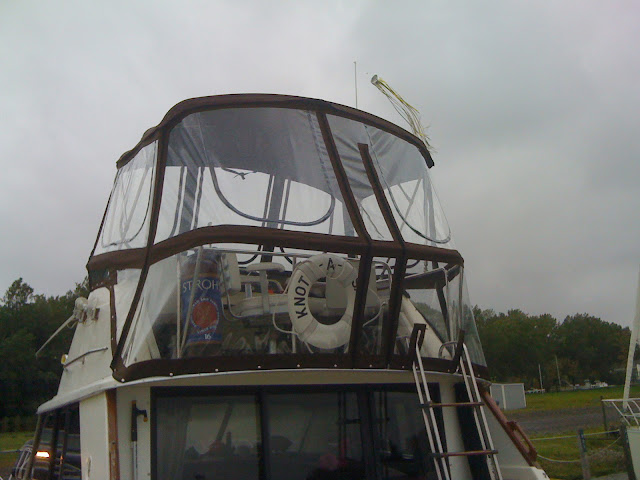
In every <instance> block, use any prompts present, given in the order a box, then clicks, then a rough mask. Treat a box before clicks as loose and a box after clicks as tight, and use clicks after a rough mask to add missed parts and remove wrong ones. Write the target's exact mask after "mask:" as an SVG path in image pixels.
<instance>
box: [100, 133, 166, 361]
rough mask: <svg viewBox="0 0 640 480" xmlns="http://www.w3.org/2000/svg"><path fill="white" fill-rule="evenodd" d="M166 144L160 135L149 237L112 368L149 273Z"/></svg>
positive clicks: (118, 357) (119, 352) (158, 211)
mask: <svg viewBox="0 0 640 480" xmlns="http://www.w3.org/2000/svg"><path fill="white" fill-rule="evenodd" d="M167 144H168V138H167V137H166V136H160V137H159V140H158V151H157V155H156V176H155V183H154V186H153V197H152V199H153V200H152V207H151V219H150V222H149V238H148V240H147V247H146V249H145V258H144V264H143V266H142V271H141V272H140V279H139V280H138V286H137V288H136V292H135V294H134V295H133V299H132V301H131V306H130V308H129V312H128V314H127V318H126V320H125V322H124V325H123V326H122V332H121V333H120V338H119V339H118V344H117V346H116V349H115V351H113V359H112V360H111V368H112V369H113V368H114V366H115V365H116V364H117V362H118V361H119V360H120V359H121V356H122V350H123V349H124V344H125V341H126V340H127V336H128V334H129V329H130V328H131V323H132V322H133V317H134V315H135V312H136V310H137V309H138V302H139V301H140V297H141V296H142V291H143V289H144V284H145V282H146V280H147V274H148V273H149V266H150V263H149V257H150V252H151V247H152V245H153V241H154V239H155V237H156V231H157V228H158V216H159V215H160V204H161V202H160V199H161V198H162V188H163V185H164V172H165V166H166V163H167V162H166V154H167Z"/></svg>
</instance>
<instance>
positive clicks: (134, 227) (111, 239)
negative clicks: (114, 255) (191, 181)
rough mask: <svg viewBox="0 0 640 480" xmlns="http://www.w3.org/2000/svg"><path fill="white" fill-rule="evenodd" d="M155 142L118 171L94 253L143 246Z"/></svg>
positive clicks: (152, 173) (147, 223) (151, 182)
mask: <svg viewBox="0 0 640 480" xmlns="http://www.w3.org/2000/svg"><path fill="white" fill-rule="evenodd" d="M156 154H157V142H153V143H151V144H149V145H147V146H146V147H143V148H142V149H141V150H140V151H139V152H138V154H137V155H136V156H135V157H134V158H133V159H132V160H131V161H129V162H128V163H127V164H126V165H125V166H124V167H122V168H120V169H119V170H118V174H117V176H116V180H115V182H114V186H113V190H112V192H111V197H110V200H109V205H108V207H107V214H106V217H105V220H104V224H103V226H102V230H101V231H100V235H99V236H98V244H97V246H96V251H95V254H96V255H98V254H100V253H105V252H111V251H114V250H123V249H128V248H141V247H145V246H146V245H147V235H148V232H149V222H150V216H151V203H152V202H151V200H152V198H151V195H152V191H153V190H152V186H153V183H154V182H153V180H154V177H155V165H156Z"/></svg>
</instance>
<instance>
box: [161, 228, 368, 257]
mask: <svg viewBox="0 0 640 480" xmlns="http://www.w3.org/2000/svg"><path fill="white" fill-rule="evenodd" d="M209 243H241V244H248V245H263V246H264V247H284V248H308V249H309V250H318V251H322V252H324V251H327V250H328V249H329V250H331V251H334V249H335V251H336V252H340V253H346V254H354V255H355V254H361V253H364V251H365V249H366V246H367V244H366V243H365V242H364V241H363V240H362V239H359V238H357V237H341V236H338V235H328V234H324V233H311V232H295V231H292V230H280V229H277V228H268V227H253V226H248V225H246V226H245V225H214V226H209V227H202V228H198V229H197V230H191V231H190V232H187V233H183V234H182V235H180V236H179V237H172V238H170V239H167V240H164V241H162V242H160V243H158V244H156V245H154V246H153V248H152V252H151V260H152V263H155V262H157V261H159V260H162V259H164V258H168V257H170V256H171V255H174V254H176V253H179V252H183V251H185V250H186V249H189V248H195V247H198V246H200V245H206V244H209Z"/></svg>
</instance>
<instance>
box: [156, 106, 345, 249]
mask: <svg viewBox="0 0 640 480" xmlns="http://www.w3.org/2000/svg"><path fill="white" fill-rule="evenodd" d="M216 225H250V226H258V227H271V228H283V229H287V230H298V231H307V232H317V233H332V234H334V235H347V236H354V235H355V232H354V229H353V226H352V224H351V220H350V219H349V216H348V215H347V213H346V211H345V208H344V202H343V200H342V194H341V192H340V188H339V186H338V183H337V180H336V176H335V174H334V172H333V167H332V164H331V160H330V158H329V155H328V153H327V147H326V146H325V142H324V139H323V135H322V132H321V130H320V126H319V123H318V118H317V116H316V113H315V112H308V111H303V110H294V109H286V108H284V109H282V108H257V109H256V108H240V109H222V110H213V111H208V112H198V113H194V114H191V115H189V116H187V117H185V118H184V119H183V120H182V121H181V122H180V123H179V124H178V125H176V126H175V127H174V128H173V130H172V131H171V134H170V137H169V146H168V152H167V159H166V170H165V174H164V186H163V192H162V202H161V207H160V217H159V220H158V230H157V233H156V238H155V242H156V243H158V242H160V241H163V240H166V239H168V238H171V237H173V236H176V235H179V234H182V233H186V232H189V231H191V230H194V229H197V228H202V227H206V226H216Z"/></svg>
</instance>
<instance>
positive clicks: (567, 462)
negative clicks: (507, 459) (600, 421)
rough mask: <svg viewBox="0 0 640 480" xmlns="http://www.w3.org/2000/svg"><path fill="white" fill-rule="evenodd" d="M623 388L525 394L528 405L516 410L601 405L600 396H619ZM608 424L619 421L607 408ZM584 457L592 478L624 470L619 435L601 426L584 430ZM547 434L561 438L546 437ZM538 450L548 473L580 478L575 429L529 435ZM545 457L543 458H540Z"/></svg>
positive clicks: (562, 479)
mask: <svg viewBox="0 0 640 480" xmlns="http://www.w3.org/2000/svg"><path fill="white" fill-rule="evenodd" d="M622 390H623V388H622V387H608V388H600V389H593V390H576V391H569V392H558V393H542V394H530V395H527V408H526V409H524V410H519V412H536V413H537V414H539V415H544V414H545V412H551V411H559V410H567V409H582V408H585V407H600V405H601V404H600V397H603V398H622ZM630 396H631V397H634V396H635V397H640V386H635V387H633V388H632V389H631V394H630ZM607 415H608V417H609V419H610V421H611V424H619V421H618V420H617V419H616V418H614V413H613V412H611V411H608V414H607ZM585 434H586V445H587V457H588V460H589V467H590V470H591V476H592V477H598V476H603V475H608V474H612V473H618V472H624V471H625V459H624V452H623V450H622V444H621V440H620V438H619V437H618V436H617V435H615V434H605V433H604V431H603V428H590V429H585ZM549 437H564V438H557V439H553V440H548V438H549ZM531 439H532V441H533V443H534V445H535V446H536V449H537V450H538V455H539V458H538V461H539V462H540V465H541V466H542V467H543V468H544V469H545V471H546V472H547V474H548V475H549V476H550V477H551V478H554V479H559V480H579V479H582V478H583V475H582V466H581V463H580V452H579V449H578V435H577V432H576V431H575V430H574V431H556V432H553V433H552V434H548V433H544V434H540V435H537V436H532V437H531ZM543 457H544V458H543Z"/></svg>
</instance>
